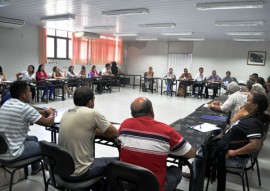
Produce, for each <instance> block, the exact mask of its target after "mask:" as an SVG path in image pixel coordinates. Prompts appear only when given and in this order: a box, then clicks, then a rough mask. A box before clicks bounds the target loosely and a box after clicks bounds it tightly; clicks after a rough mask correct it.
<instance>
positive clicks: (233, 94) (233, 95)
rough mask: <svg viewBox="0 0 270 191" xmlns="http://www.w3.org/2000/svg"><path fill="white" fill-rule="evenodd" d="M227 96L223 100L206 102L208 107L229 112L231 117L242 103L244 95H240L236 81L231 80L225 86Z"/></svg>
mask: <svg viewBox="0 0 270 191" xmlns="http://www.w3.org/2000/svg"><path fill="white" fill-rule="evenodd" d="M227 90H228V93H229V97H228V99H227V100H226V101H225V102H220V101H214V102H212V103H210V104H208V107H210V108H212V109H214V110H217V111H223V112H231V115H230V118H233V117H234V116H235V114H236V113H237V112H238V110H239V109H240V107H242V106H243V105H244V102H245V96H243V95H241V93H240V87H239V85H238V84H237V83H236V82H231V83H229V84H228V86H227Z"/></svg>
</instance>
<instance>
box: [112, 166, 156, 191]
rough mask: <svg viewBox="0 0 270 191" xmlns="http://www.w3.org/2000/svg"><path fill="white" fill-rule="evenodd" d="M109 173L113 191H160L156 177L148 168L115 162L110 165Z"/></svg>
mask: <svg viewBox="0 0 270 191" xmlns="http://www.w3.org/2000/svg"><path fill="white" fill-rule="evenodd" d="M107 172H108V175H107V178H108V184H109V188H110V189H111V190H112V191H159V182H158V180H157V178H156V176H155V175H154V174H153V173H152V172H151V171H149V170H148V169H146V168H143V167H139V166H136V165H132V164H129V163H125V162H121V161H114V162H112V163H110V164H109V165H108V170H107Z"/></svg>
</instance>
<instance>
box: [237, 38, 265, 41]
mask: <svg viewBox="0 0 270 191" xmlns="http://www.w3.org/2000/svg"><path fill="white" fill-rule="evenodd" d="M233 40H234V41H244V42H245V41H247V42H248V41H249V42H255V41H259V42H263V41H265V39H263V38H234V39H233Z"/></svg>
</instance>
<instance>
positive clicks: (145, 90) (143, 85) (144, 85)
mask: <svg viewBox="0 0 270 191" xmlns="http://www.w3.org/2000/svg"><path fill="white" fill-rule="evenodd" d="M142 91H143V92H147V87H146V84H145V83H142Z"/></svg>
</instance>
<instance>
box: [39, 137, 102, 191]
mask: <svg viewBox="0 0 270 191" xmlns="http://www.w3.org/2000/svg"><path fill="white" fill-rule="evenodd" d="M39 144H40V148H41V151H42V156H43V160H44V164H45V167H46V168H47V169H48V170H49V174H50V178H49V179H48V180H47V182H46V183H45V191H47V190H48V187H49V184H51V185H52V186H53V187H55V188H57V189H60V190H63V189H68V190H71V189H72V190H73V189H82V188H90V187H92V186H94V185H95V184H96V183H97V182H98V181H100V180H101V179H103V178H104V177H103V176H100V177H95V178H93V179H90V180H83V181H76V182H75V181H69V180H66V179H65V178H62V177H69V176H70V175H71V174H72V173H73V172H74V170H75V165H74V161H73V159H72V157H71V155H70V154H69V153H68V151H67V150H66V149H64V148H62V147H60V146H59V145H56V144H54V143H49V142H47V141H41V142H40V143H39Z"/></svg>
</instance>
